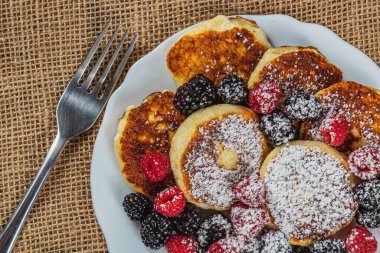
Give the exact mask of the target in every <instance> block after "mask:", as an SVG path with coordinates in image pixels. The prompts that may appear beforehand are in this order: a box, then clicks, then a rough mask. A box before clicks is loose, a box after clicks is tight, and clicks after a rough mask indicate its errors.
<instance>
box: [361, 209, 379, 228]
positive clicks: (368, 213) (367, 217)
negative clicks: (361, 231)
mask: <svg viewBox="0 0 380 253" xmlns="http://www.w3.org/2000/svg"><path fill="white" fill-rule="evenodd" d="M356 222H357V223H359V224H360V225H362V226H364V227H367V228H378V227H380V210H362V209H361V210H359V212H358V214H357V217H356Z"/></svg>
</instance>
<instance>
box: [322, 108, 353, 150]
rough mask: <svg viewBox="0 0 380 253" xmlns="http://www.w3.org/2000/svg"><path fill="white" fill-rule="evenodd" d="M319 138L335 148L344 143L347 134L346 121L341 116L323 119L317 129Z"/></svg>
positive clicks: (344, 117)
mask: <svg viewBox="0 0 380 253" xmlns="http://www.w3.org/2000/svg"><path fill="white" fill-rule="evenodd" d="M319 133H320V135H321V138H322V139H323V140H324V141H325V142H327V143H328V144H329V145H331V146H334V147H337V146H340V145H342V144H343V143H344V140H345V139H346V137H347V134H348V121H347V118H346V116H344V115H343V114H338V115H333V116H331V117H328V118H326V119H324V120H323V121H322V123H321V126H320V127H319Z"/></svg>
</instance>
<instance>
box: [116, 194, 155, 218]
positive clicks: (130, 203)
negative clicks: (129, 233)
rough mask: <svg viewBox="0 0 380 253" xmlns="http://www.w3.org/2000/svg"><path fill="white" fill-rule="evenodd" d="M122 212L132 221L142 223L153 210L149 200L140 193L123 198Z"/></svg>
mask: <svg viewBox="0 0 380 253" xmlns="http://www.w3.org/2000/svg"><path fill="white" fill-rule="evenodd" d="M123 207H124V211H125V212H126V213H127V215H128V217H129V218H130V219H131V220H133V221H142V220H143V219H144V218H145V217H146V216H147V215H148V214H149V213H150V212H151V211H152V209H153V203H152V201H150V199H149V198H148V197H146V196H144V195H142V194H140V193H131V194H128V195H127V196H125V197H124V201H123Z"/></svg>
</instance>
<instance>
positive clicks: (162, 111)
mask: <svg viewBox="0 0 380 253" xmlns="http://www.w3.org/2000/svg"><path fill="white" fill-rule="evenodd" d="M173 97H174V93H173V92H172V91H163V92H157V93H153V94H152V95H150V96H149V97H148V98H146V99H145V100H144V102H143V103H142V104H141V105H140V106H131V107H128V108H127V110H126V112H125V114H124V115H123V117H122V118H121V119H120V121H119V126H118V129H117V135H116V137H115V140H114V145H115V155H116V158H117V161H118V163H119V166H120V169H121V171H122V174H123V176H124V178H125V180H126V181H127V182H128V184H129V186H130V187H131V188H132V189H134V190H135V191H137V192H140V193H143V194H145V195H148V196H155V195H156V194H157V193H158V192H160V191H161V190H163V189H164V188H166V187H167V186H169V185H174V178H173V175H170V176H168V177H167V179H165V180H164V181H162V182H159V183H151V182H149V181H148V180H147V178H146V177H145V175H144V174H143V173H142V171H141V167H140V163H141V159H142V156H143V155H144V154H146V153H149V152H161V153H164V154H168V153H169V149H170V142H171V137H172V136H173V134H174V131H175V130H176V129H177V128H178V126H179V125H180V124H181V122H182V121H183V120H184V117H183V116H182V115H181V114H180V113H179V112H178V111H177V110H176V109H175V108H174V106H173V103H172V100H173Z"/></svg>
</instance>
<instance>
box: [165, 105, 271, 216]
mask: <svg viewBox="0 0 380 253" xmlns="http://www.w3.org/2000/svg"><path fill="white" fill-rule="evenodd" d="M258 120H259V117H258V116H257V114H256V113H254V112H253V111H251V110H250V109H248V108H245V107H242V106H238V105H227V104H221V105H214V106H211V107H208V108H206V109H201V110H199V111H197V112H195V113H193V114H191V115H190V116H189V117H188V118H187V119H186V120H185V121H184V122H183V123H182V124H181V126H180V127H179V128H178V130H177V132H176V134H175V135H174V137H173V141H172V146H171V149H170V161H171V166H172V170H173V173H174V177H175V181H176V183H177V185H178V186H179V187H180V188H181V190H182V191H183V192H184V194H185V197H186V199H187V200H188V201H189V202H191V203H193V204H195V205H197V206H199V207H201V208H204V209H214V210H228V209H230V207H231V204H232V187H231V186H232V184H233V183H235V182H238V181H240V179H241V178H242V177H244V176H248V175H251V174H252V173H258V171H259V168H260V165H261V163H262V161H263V160H264V158H265V156H266V154H267V153H268V146H267V143H266V140H265V137H264V135H263V134H262V133H261V131H260V129H259V124H258Z"/></svg>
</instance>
